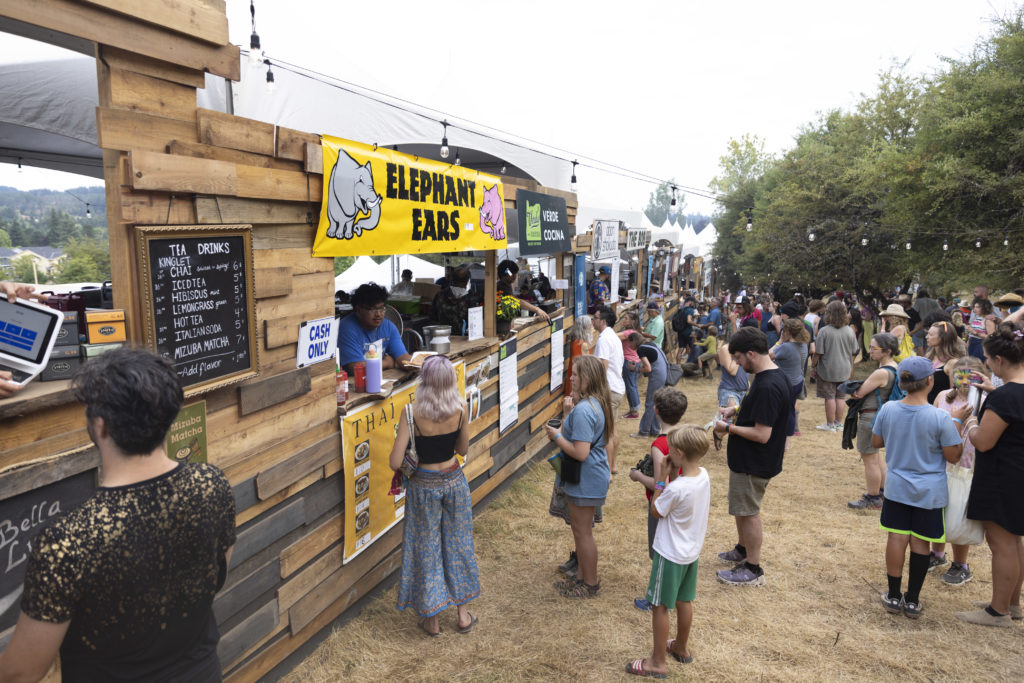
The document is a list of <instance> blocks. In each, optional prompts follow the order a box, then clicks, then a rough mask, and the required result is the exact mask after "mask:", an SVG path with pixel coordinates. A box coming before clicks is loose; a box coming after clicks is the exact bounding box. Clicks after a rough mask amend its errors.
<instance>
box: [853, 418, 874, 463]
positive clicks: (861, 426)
mask: <svg viewBox="0 0 1024 683" xmlns="http://www.w3.org/2000/svg"><path fill="white" fill-rule="evenodd" d="M876 414H877V413H875V411H871V412H870V413H861V414H860V419H859V420H858V421H857V452H859V453H860V454H861V455H871V454H872V453H877V452H878V449H877V448H874V447H872V445H871V423H872V422H873V421H874V419H875V415H876Z"/></svg>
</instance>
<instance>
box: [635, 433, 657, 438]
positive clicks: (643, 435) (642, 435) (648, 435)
mask: <svg viewBox="0 0 1024 683" xmlns="http://www.w3.org/2000/svg"><path fill="white" fill-rule="evenodd" d="M652 436H654V435H653V434H641V433H640V432H634V433H633V434H630V435H629V437H630V438H631V439H649V438H651V437H652Z"/></svg>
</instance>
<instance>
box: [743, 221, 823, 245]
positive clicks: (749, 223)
mask: <svg viewBox="0 0 1024 683" xmlns="http://www.w3.org/2000/svg"><path fill="white" fill-rule="evenodd" d="M753 231H754V222H753V221H752V220H750V219H749V218H748V219H747V232H753ZM811 239H812V240H813V239H814V238H813V237H812V238H811Z"/></svg>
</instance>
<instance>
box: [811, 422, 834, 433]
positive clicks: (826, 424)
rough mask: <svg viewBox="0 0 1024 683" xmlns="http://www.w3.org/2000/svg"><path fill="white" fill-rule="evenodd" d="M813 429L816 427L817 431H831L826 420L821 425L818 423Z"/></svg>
mask: <svg viewBox="0 0 1024 683" xmlns="http://www.w3.org/2000/svg"><path fill="white" fill-rule="evenodd" d="M815 429H817V430H818V431H819V432H831V431H832V425H831V424H829V423H828V422H826V423H825V424H823V425H818V426H817V427H815Z"/></svg>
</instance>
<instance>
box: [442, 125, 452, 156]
mask: <svg viewBox="0 0 1024 683" xmlns="http://www.w3.org/2000/svg"><path fill="white" fill-rule="evenodd" d="M441 125H442V126H444V132H443V133H441V150H440V154H441V158H442V159H447V158H448V155H449V154H451V150H449V149H448V121H442V122H441Z"/></svg>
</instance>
